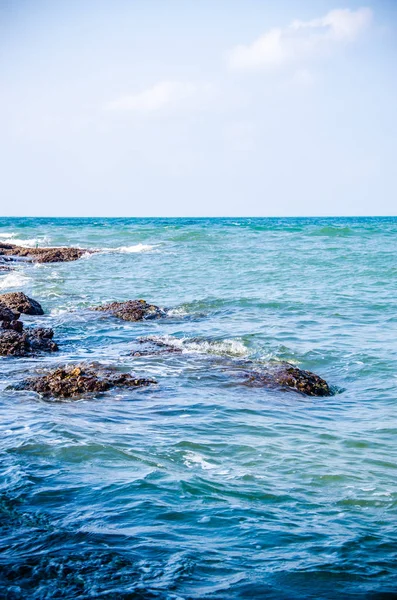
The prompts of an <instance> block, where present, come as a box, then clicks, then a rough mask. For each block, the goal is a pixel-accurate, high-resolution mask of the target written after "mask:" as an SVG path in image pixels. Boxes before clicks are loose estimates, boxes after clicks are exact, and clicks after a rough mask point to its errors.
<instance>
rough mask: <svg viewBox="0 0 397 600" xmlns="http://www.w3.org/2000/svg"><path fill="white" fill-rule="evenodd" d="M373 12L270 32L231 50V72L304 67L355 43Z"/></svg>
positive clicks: (338, 13) (336, 14) (343, 13)
mask: <svg viewBox="0 0 397 600" xmlns="http://www.w3.org/2000/svg"><path fill="white" fill-rule="evenodd" d="M371 20H372V11H371V9H369V8H360V9H358V10H350V9H341V10H332V11H331V12H329V13H327V14H326V15H325V16H324V17H320V18H318V19H313V20H311V21H293V22H292V23H291V24H290V25H289V26H288V27H286V28H284V29H281V28H275V29H270V30H269V31H267V32H266V33H264V34H263V35H262V36H261V37H260V38H258V39H257V40H255V41H254V42H252V43H251V44H248V45H239V46H236V47H235V48H233V50H232V51H231V52H230V55H229V66H230V68H232V69H241V70H256V69H277V68H280V67H284V66H287V65H296V64H299V63H305V62H307V61H309V60H311V59H313V58H316V57H318V56H324V55H327V54H329V53H331V52H332V50H334V49H335V48H336V47H338V46H340V45H342V44H347V43H351V42H354V41H355V40H356V39H357V38H358V37H359V36H360V35H361V34H362V33H363V32H364V31H365V30H366V29H367V28H368V27H369V25H370V23H371Z"/></svg>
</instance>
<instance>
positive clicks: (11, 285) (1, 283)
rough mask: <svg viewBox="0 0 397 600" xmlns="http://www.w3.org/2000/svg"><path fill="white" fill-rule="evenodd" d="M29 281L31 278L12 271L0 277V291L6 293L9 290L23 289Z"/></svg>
mask: <svg viewBox="0 0 397 600" xmlns="http://www.w3.org/2000/svg"><path fill="white" fill-rule="evenodd" d="M30 280H31V278H30V277H28V276H27V275H25V274H24V273H21V272H20V271H12V272H11V273H7V274H6V275H0V290H3V291H8V290H9V289H10V290H11V289H15V288H24V287H25V286H26V285H27V284H28V283H29V281H30Z"/></svg>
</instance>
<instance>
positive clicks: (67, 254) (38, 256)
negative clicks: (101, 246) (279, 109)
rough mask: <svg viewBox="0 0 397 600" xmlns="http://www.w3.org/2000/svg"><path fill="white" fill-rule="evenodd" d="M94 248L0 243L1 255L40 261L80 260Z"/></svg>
mask: <svg viewBox="0 0 397 600" xmlns="http://www.w3.org/2000/svg"><path fill="white" fill-rule="evenodd" d="M87 252H88V253H92V252H93V250H85V249H83V248H65V247H63V248H24V247H23V246H16V245H15V244H3V243H0V255H1V256H8V257H10V258H15V257H20V258H26V259H27V260H31V261H33V262H38V263H54V262H70V261H73V260H78V259H79V258H81V257H82V256H83V254H86V253H87Z"/></svg>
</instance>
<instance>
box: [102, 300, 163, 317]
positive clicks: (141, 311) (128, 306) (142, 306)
mask: <svg viewBox="0 0 397 600" xmlns="http://www.w3.org/2000/svg"><path fill="white" fill-rule="evenodd" d="M92 310H97V311H101V312H107V313H109V314H110V315H113V316H114V317H118V318H119V319H123V320H124V321H143V320H146V319H159V318H160V317H164V316H165V314H166V313H165V311H164V310H163V309H162V308H159V307H158V306H155V305H154V304H148V303H147V302H146V301H145V300H127V301H126V302H110V303H109V304H103V305H102V306H95V307H94V308H92Z"/></svg>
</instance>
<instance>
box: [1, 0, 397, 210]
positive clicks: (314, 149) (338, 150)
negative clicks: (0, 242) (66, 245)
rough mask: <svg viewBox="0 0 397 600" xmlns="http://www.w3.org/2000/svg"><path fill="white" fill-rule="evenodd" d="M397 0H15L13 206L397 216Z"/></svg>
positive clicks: (5, 69) (10, 48) (5, 37)
mask: <svg viewBox="0 0 397 600" xmlns="http://www.w3.org/2000/svg"><path fill="white" fill-rule="evenodd" d="M396 108H397V1H395V0H373V1H372V2H371V3H368V4H366V3H365V0H361V1H355V0H302V1H300V0H278V1H277V2H274V0H200V1H198V0H106V1H104V0H68V1H67V2H65V0H46V1H45V0H0V165H1V170H0V173H1V175H0V215H1V216H115V217H117V216H131V217H140V216H164V217H167V216H170V217H174V216H188V217H195V216H197V217H199V216H317V215H318V216H334V215H335V216H339V215H340V216H345V215H397V169H396V156H397V110H396Z"/></svg>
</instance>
